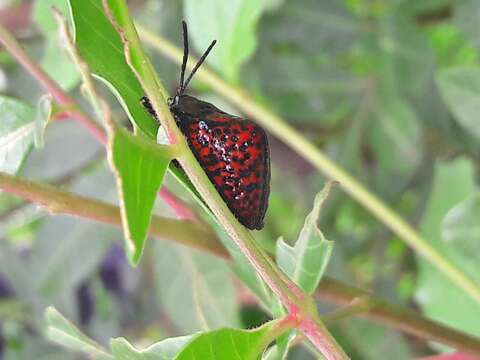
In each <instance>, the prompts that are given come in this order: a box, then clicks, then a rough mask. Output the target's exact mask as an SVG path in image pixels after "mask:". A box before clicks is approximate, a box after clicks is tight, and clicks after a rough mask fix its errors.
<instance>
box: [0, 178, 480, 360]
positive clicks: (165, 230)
mask: <svg viewBox="0 0 480 360" xmlns="http://www.w3.org/2000/svg"><path fill="white" fill-rule="evenodd" d="M0 189H2V190H5V191H8V192H11V193H12V194H15V195H17V196H20V197H22V198H24V199H27V200H30V201H31V202H32V203H37V204H42V205H43V206H45V207H46V208H47V209H52V208H53V209H55V210H56V213H61V214H67V215H73V216H78V217H83V218H86V219H91V220H94V221H98V222H103V223H106V224H111V225H114V226H116V227H121V219H120V215H119V211H120V210H119V208H118V207H115V206H112V205H108V204H105V203H103V202H100V201H96V200H92V199H87V198H84V197H80V196H75V195H72V194H70V193H68V192H64V191H61V190H58V186H54V187H52V186H49V185H43V184H39V183H35V182H31V181H26V180H23V179H20V178H17V177H13V176H10V175H6V174H2V173H0ZM72 198H73V204H71V201H72V200H71V199H72ZM86 210H88V211H86ZM50 211H51V210H50ZM51 212H52V211H51ZM178 229H182V230H181V231H179V230H178ZM150 234H151V235H153V236H155V237H158V238H161V239H168V240H171V241H174V242H176V243H180V244H184V245H187V246H189V247H192V248H196V249H198V250H201V251H203V252H206V253H208V254H211V255H215V256H219V257H221V258H223V259H226V260H231V258H230V256H229V254H228V253H227V251H226V250H225V248H224V247H223V246H222V244H221V243H220V240H219V239H218V238H217V237H216V236H215V235H214V234H213V233H212V232H211V231H207V230H205V228H204V227H203V226H201V225H198V224H194V223H191V222H188V221H178V220H171V219H165V218H161V217H158V216H154V217H153V218H152V226H151V227H150ZM199 240H200V241H201V242H200V243H199ZM317 296H318V297H320V298H321V299H323V300H326V301H328V302H331V303H334V304H337V305H346V306H347V307H348V306H351V305H352V302H354V301H355V300H356V299H361V304H365V303H366V304H368V306H367V310H364V311H363V312H361V313H357V314H356V315H361V316H363V317H366V318H367V319H369V318H372V319H374V320H376V321H377V322H379V323H381V324H385V325H387V326H391V327H393V328H395V329H398V330H400V331H404V332H406V333H407V334H410V335H413V336H417V337H419V338H421V339H425V340H427V341H437V342H439V343H442V344H445V345H448V346H451V347H453V348H456V349H462V350H464V351H469V352H471V353H472V354H476V355H480V340H479V339H477V338H474V337H472V336H470V335H468V334H465V333H462V332H460V331H458V330H455V329H453V328H450V327H448V326H446V325H443V324H440V323H437V322H435V321H433V320H429V319H427V318H425V317H423V316H421V315H420V314H418V313H417V312H415V311H413V310H410V309H407V308H404V307H402V306H399V305H394V304H391V303H389V302H387V301H385V300H382V299H380V298H376V297H374V296H372V295H371V294H369V293H368V292H366V291H364V290H361V289H358V288H355V287H352V286H349V285H346V284H342V283H341V282H339V281H337V280H334V279H332V278H329V277H326V276H324V277H323V278H322V281H321V283H320V286H319V288H318V289H317ZM339 312H343V313H344V311H343V310H339ZM337 314H338V313H337ZM352 315H353V313H352ZM325 318H326V319H325V320H326V322H327V323H328V321H329V320H328V318H329V315H327V316H326V317H325Z"/></svg>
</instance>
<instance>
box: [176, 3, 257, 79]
mask: <svg viewBox="0 0 480 360" xmlns="http://www.w3.org/2000/svg"><path fill="white" fill-rule="evenodd" d="M184 6H185V18H186V21H187V23H188V27H189V30H190V31H189V33H190V37H191V38H192V39H193V43H194V44H195V46H196V48H197V50H198V52H199V53H203V52H204V51H205V49H206V48H207V47H208V45H209V44H210V43H211V42H212V40H213V39H216V40H217V41H218V44H217V46H216V48H215V49H214V51H213V52H212V53H211V54H210V55H209V57H208V61H209V63H211V64H212V66H213V67H214V68H215V69H216V70H217V71H218V72H220V73H222V74H223V75H224V77H225V78H226V79H228V80H230V81H233V82H235V81H237V80H238V74H239V70H240V65H242V64H243V63H244V62H245V61H246V60H248V59H249V58H250V57H251V56H252V55H253V53H254V52H255V49H256V47H257V41H256V38H255V28H256V25H257V22H258V19H259V18H260V14H261V12H262V9H263V4H262V2H261V1H257V0H230V1H223V0H206V1H198V0H186V1H185V2H184ZM212 19H217V21H212ZM220 19H221V21H220Z"/></svg>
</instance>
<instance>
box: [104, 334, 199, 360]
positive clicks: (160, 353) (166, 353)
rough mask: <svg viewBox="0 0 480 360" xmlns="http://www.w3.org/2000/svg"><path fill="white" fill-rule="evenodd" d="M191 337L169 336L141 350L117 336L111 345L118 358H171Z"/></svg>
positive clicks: (139, 359)
mask: <svg viewBox="0 0 480 360" xmlns="http://www.w3.org/2000/svg"><path fill="white" fill-rule="evenodd" d="M191 339H192V336H190V335H188V336H179V337H174V338H169V339H165V340H162V341H159V342H158V343H155V344H153V345H152V346H150V347H148V348H147V349H145V350H141V351H139V350H137V349H135V348H134V347H133V346H132V345H131V344H130V343H129V342H128V341H127V340H125V339H124V338H116V339H112V340H111V341H110V347H111V348H112V353H113V356H114V358H115V359H116V360H171V359H173V358H174V357H175V355H177V354H178V352H179V351H180V350H181V349H182V348H183V347H184V346H185V345H186V344H187V343H188V342H189V341H190V340H191Z"/></svg>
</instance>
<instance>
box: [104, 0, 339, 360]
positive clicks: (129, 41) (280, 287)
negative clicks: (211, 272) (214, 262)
mask: <svg viewBox="0 0 480 360" xmlns="http://www.w3.org/2000/svg"><path fill="white" fill-rule="evenodd" d="M103 6H104V9H105V12H106V14H107V16H108V17H109V19H110V21H111V22H112V24H113V25H114V26H115V27H116V28H117V30H118V32H119V34H120V36H121V38H122V41H123V43H124V47H125V57H126V60H127V63H128V64H129V65H130V67H131V68H132V71H133V72H134V73H135V75H136V76H137V78H138V80H139V82H140V83H141V85H142V87H143V89H144V91H145V93H146V95H147V96H148V97H149V99H150V101H151V103H152V106H153V108H154V110H155V111H156V113H157V114H158V117H159V119H160V122H161V124H162V125H163V126H164V127H165V129H166V130H167V134H168V136H169V139H170V141H171V142H172V143H175V144H176V145H177V146H178V147H179V148H180V149H182V150H183V151H180V155H179V157H178V158H177V160H178V161H179V163H180V165H181V166H182V168H183V170H184V171H185V173H186V174H187V176H188V177H189V179H190V181H191V182H192V184H193V185H194V186H195V188H196V189H197V190H198V192H199V193H200V195H201V196H202V198H203V199H204V200H205V202H206V203H207V205H208V207H209V208H210V209H211V210H212V213H213V214H214V215H215V217H216V218H217V220H218V222H219V223H220V224H221V225H222V226H223V228H224V229H225V231H226V232H227V234H228V235H229V236H230V238H231V239H232V240H233V241H234V243H235V244H236V245H237V246H238V247H239V249H240V250H241V251H242V253H243V254H244V255H245V257H246V258H247V259H248V261H249V262H250V264H251V265H252V266H253V267H254V268H255V271H256V272H257V273H258V274H259V276H260V277H261V278H262V279H263V280H264V281H265V283H266V284H267V285H268V286H269V287H270V288H271V289H272V291H273V292H274V293H275V295H276V296H277V297H278V298H279V299H280V301H282V303H283V305H284V306H285V307H286V308H287V310H288V311H289V312H291V311H292V310H293V309H294V310H295V312H296V314H297V316H298V319H300V320H299V327H300V325H302V324H304V323H305V324H307V325H306V326H304V327H303V328H302V330H305V332H304V333H305V336H306V337H307V338H309V339H310V340H311V342H312V343H313V344H314V345H315V346H316V347H317V349H318V350H319V351H320V352H321V353H322V354H323V355H324V356H325V357H326V358H327V359H328V360H333V359H346V358H348V357H347V355H346V354H345V353H344V351H343V350H342V349H341V347H340V346H339V345H338V344H337V343H336V341H335V339H334V338H333V337H332V336H331V335H330V333H329V332H328V330H327V329H326V328H325V327H324V326H323V324H321V322H320V319H319V318H318V315H317V314H316V308H315V302H314V301H313V299H311V298H310V297H308V296H306V295H305V294H303V292H302V291H301V290H300V289H299V288H298V287H297V286H296V285H295V284H294V283H293V282H292V281H291V280H290V279H288V278H287V277H286V276H285V275H284V274H283V273H282V272H281V271H280V270H279V269H278V268H277V267H276V266H275V265H274V264H273V262H272V260H271V259H270V258H269V257H268V256H267V255H265V254H264V253H263V251H262V250H261V249H260V248H259V247H258V246H257V245H256V244H255V241H254V239H253V237H252V235H251V233H250V232H249V231H248V230H247V229H246V228H245V227H244V226H242V225H241V224H240V223H239V222H238V221H237V219H236V218H235V217H234V216H233V214H232V213H231V212H230V210H229V209H228V207H227V205H226V204H225V202H224V201H223V200H222V198H221V197H220V195H219V194H218V192H217V191H216V189H215V187H214V186H213V185H212V183H211V182H210V180H209V179H208V177H207V176H206V174H205V172H204V171H203V169H202V168H201V167H200V165H199V164H198V162H197V161H196V159H195V157H194V155H193V154H192V152H191V151H190V149H189V147H188V145H187V142H186V140H185V138H184V137H183V135H182V134H181V132H180V130H179V129H178V127H177V126H176V124H175V121H174V119H173V118H172V115H171V113H170V111H169V109H168V106H167V103H166V99H165V96H164V94H166V90H165V89H164V87H163V86H162V84H161V81H160V80H159V79H158V77H157V75H156V73H155V72H154V71H153V67H152V66H151V64H150V61H149V60H148V58H147V57H146V55H145V53H144V51H143V49H142V47H141V45H140V40H139V38H138V35H137V32H136V30H135V27H134V25H133V22H132V21H131V19H130V17H129V15H128V8H127V5H126V2H125V0H116V1H115V0H103Z"/></svg>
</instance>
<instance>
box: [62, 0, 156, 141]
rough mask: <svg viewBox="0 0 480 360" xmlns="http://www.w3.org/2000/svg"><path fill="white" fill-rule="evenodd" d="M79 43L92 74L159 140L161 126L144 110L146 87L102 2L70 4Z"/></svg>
mask: <svg viewBox="0 0 480 360" xmlns="http://www.w3.org/2000/svg"><path fill="white" fill-rule="evenodd" d="M69 2H70V6H71V8H72V15H73V22H74V26H75V42H76V45H77V47H78V50H79V52H80V56H81V57H82V58H83V59H84V60H85V61H86V62H87V63H88V65H89V66H90V70H91V71H92V72H93V73H94V74H95V75H96V76H97V77H98V78H100V79H101V80H102V81H104V82H105V83H106V84H107V86H108V87H109V88H110V90H112V92H113V93H114V94H115V96H116V97H117V99H118V100H119V101H120V103H121V104H122V106H123V107H124V109H125V111H126V112H127V114H128V116H129V118H130V120H131V121H132V123H134V124H136V125H137V126H138V127H139V128H140V129H141V130H142V131H143V132H144V133H145V134H147V135H148V136H149V137H150V138H152V139H155V138H156V134H157V129H158V123H157V122H156V121H154V120H153V119H152V118H151V117H150V115H149V114H148V113H147V112H146V111H145V109H143V107H142V106H141V104H140V101H139V100H140V98H141V97H142V96H143V95H144V92H143V89H142V86H141V85H140V83H139V82H138V80H137V78H136V77H135V74H133V72H132V70H131V69H130V67H129V66H128V64H127V63H126V61H125V55H124V49H123V43H122V41H121V39H120V36H119V34H118V33H117V31H116V30H115V28H114V27H113V26H112V24H111V23H110V21H109V20H108V18H107V17H106V15H105V13H104V11H103V5H102V0H69Z"/></svg>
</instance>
